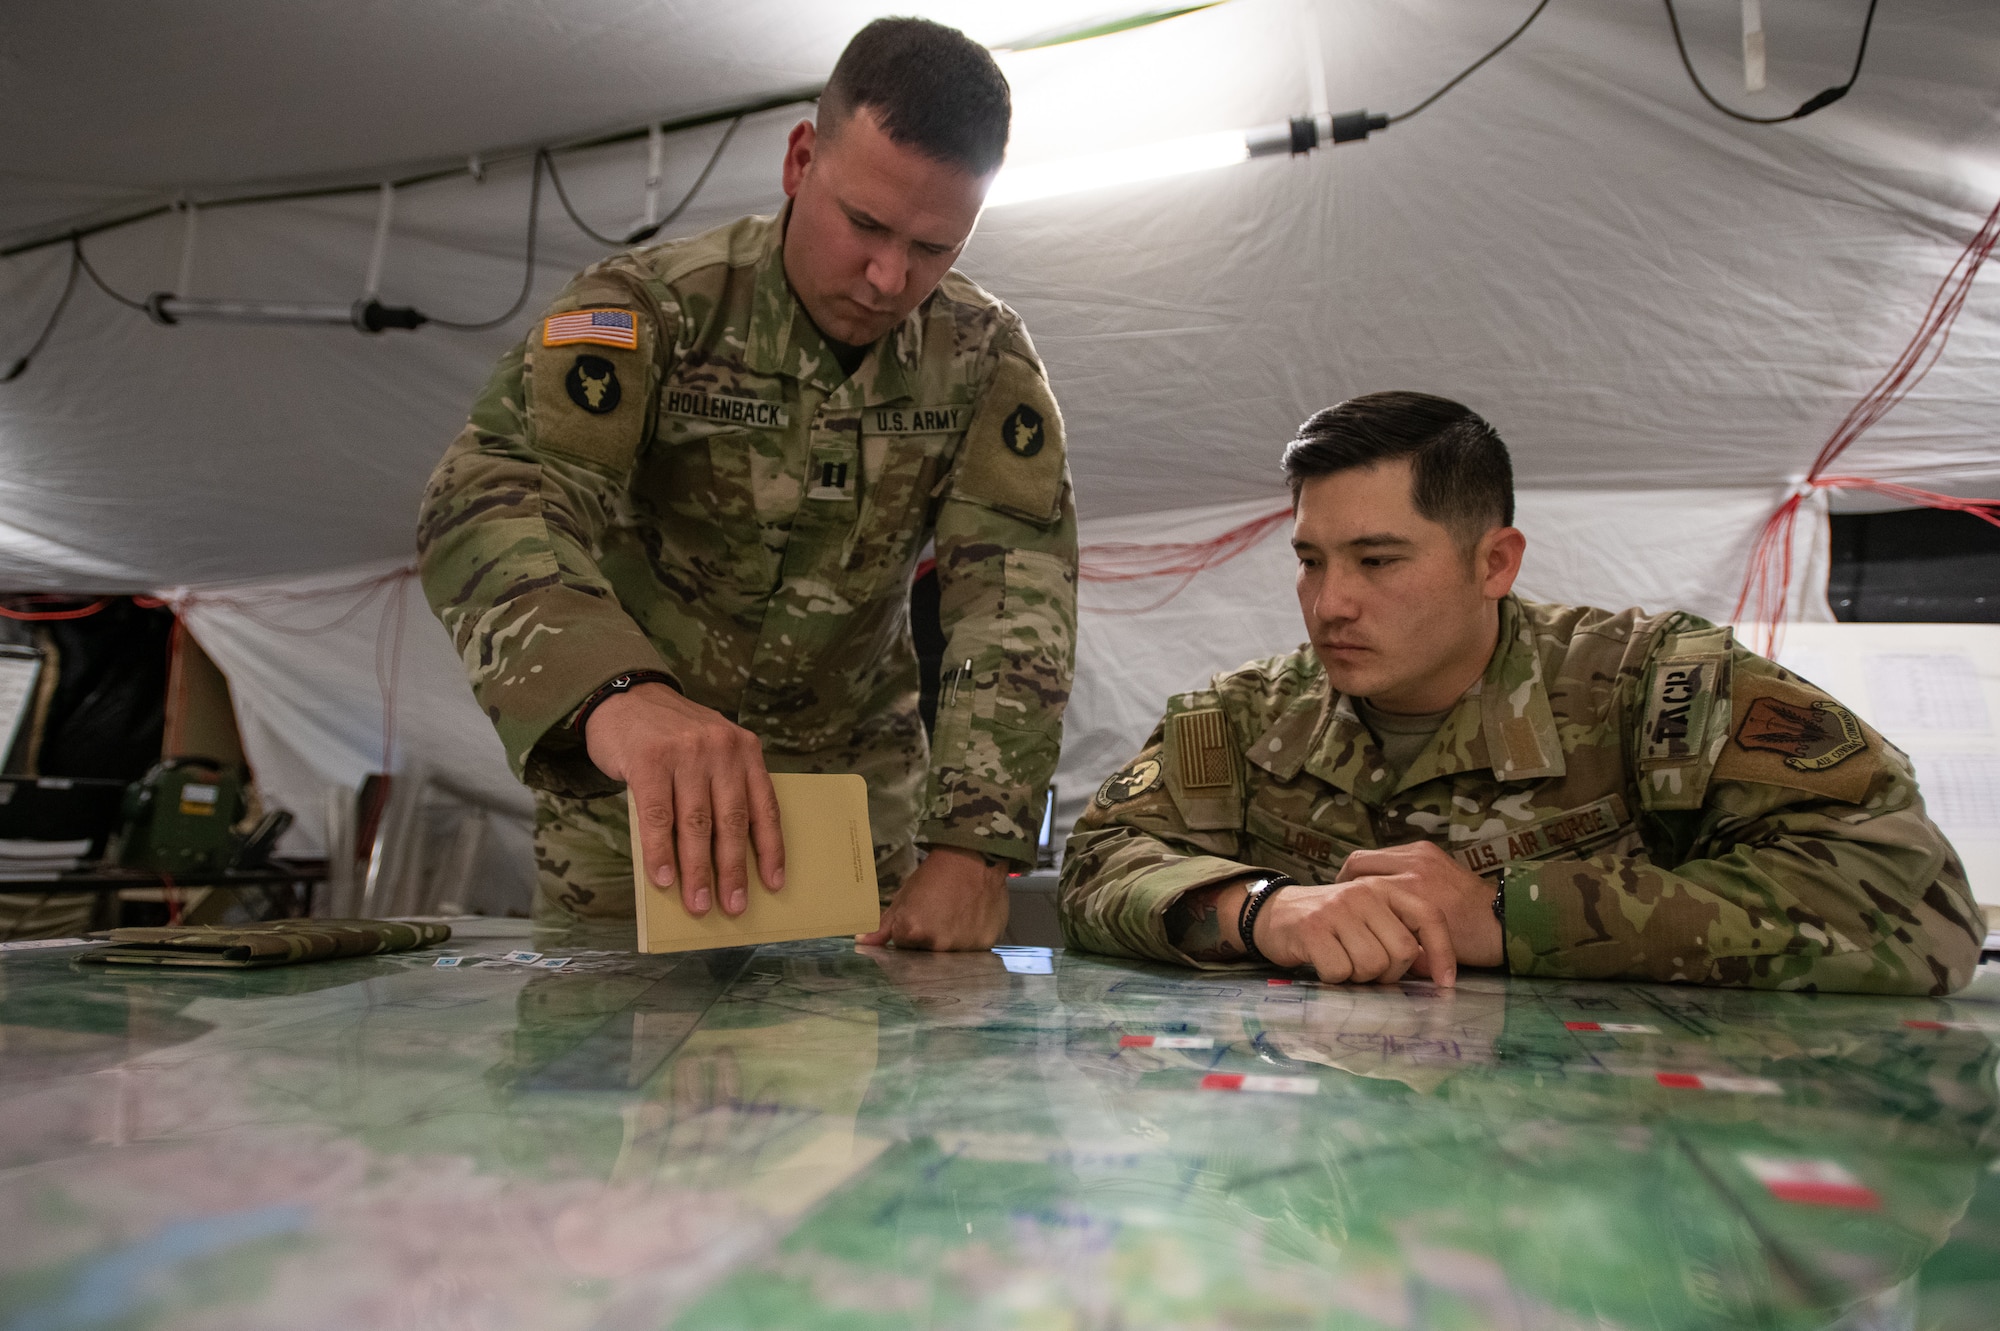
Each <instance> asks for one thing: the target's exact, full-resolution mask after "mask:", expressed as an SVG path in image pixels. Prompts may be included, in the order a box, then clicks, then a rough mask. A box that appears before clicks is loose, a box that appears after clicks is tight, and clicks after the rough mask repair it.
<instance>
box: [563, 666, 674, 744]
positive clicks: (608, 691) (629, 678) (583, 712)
mask: <svg viewBox="0 0 2000 1331" xmlns="http://www.w3.org/2000/svg"><path fill="white" fill-rule="evenodd" d="M641 684H664V685H666V686H667V687H668V688H670V689H672V690H673V691H674V692H675V693H679V692H680V691H681V684H680V681H679V680H677V679H675V678H674V677H673V676H672V675H669V674H668V673H667V672H666V671H664V670H628V671H626V672H625V673H624V674H622V675H620V676H618V677H617V678H616V679H609V680H606V681H605V682H604V683H602V684H600V685H598V686H597V688H596V689H595V690H594V691H593V692H592V693H591V695H590V696H589V697H588V698H585V699H584V700H583V703H582V705H581V706H579V707H578V708H577V709H576V719H575V720H573V721H571V722H570V723H569V728H570V729H571V730H573V731H575V732H576V733H577V734H579V735H581V734H583V724H584V722H586V721H588V720H590V714H591V713H592V712H594V711H596V710H597V709H598V706H599V705H600V704H601V703H603V701H604V700H605V699H606V698H609V697H611V696H613V695H614V694H619V693H625V692H627V691H629V690H631V689H635V688H637V687H638V686H639V685H641Z"/></svg>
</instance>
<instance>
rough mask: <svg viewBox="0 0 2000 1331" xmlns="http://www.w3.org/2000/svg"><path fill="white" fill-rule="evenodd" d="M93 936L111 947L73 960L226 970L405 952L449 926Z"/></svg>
mask: <svg viewBox="0 0 2000 1331" xmlns="http://www.w3.org/2000/svg"><path fill="white" fill-rule="evenodd" d="M93 937H97V938H103V939H107V940H109V941H110V942H111V943H112V944H113V946H111V947H108V948H105V949H103V950H102V951H99V952H88V953H85V954H84V955H83V956H80V957H78V958H77V960H78V961H89V962H117V963H123V964H126V965H137V966H216V967H224V968H227V969H231V970H240V969H247V968H250V967H258V966H289V965H293V964H295V963H298V962H305V961H332V960H334V959H336V958H339V957H365V956H372V955H374V954H375V953H378V952H407V951H409V950H410V949H412V948H419V947H431V946H433V945H435V944H438V943H442V942H444V941H445V940H446V939H448V938H450V937H451V926H449V925H444V924H415V923H405V922H401V921H395V920H269V921H266V922H265V923H263V924H243V925H191V926H186V927H181V928H175V927H171V926H170V927H166V928H149V929H112V930H110V931H108V932H106V933H102V934H96V935H93Z"/></svg>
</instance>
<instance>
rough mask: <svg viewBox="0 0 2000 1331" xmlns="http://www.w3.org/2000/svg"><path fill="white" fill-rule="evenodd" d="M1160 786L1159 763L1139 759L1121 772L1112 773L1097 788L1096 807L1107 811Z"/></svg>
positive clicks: (1154, 760) (1148, 759)
mask: <svg viewBox="0 0 2000 1331" xmlns="http://www.w3.org/2000/svg"><path fill="white" fill-rule="evenodd" d="M1159 784H1160V762H1159V759H1157V758H1141V759H1140V760H1139V761H1138V762H1136V763H1133V764H1132V765H1131V766H1130V767H1127V768H1126V769H1124V770H1123V771H1121V772H1113V773H1112V774H1111V776H1110V777H1109V778H1108V779H1107V780H1106V781H1105V783H1104V784H1103V785H1101V786H1099V787H1098V788H1097V807H1098V808H1100V809H1109V808H1111V807H1112V806H1113V805H1118V804H1123V803H1124V802H1125V801H1127V800H1131V799H1137V798H1138V797H1139V796H1141V795H1143V794H1145V793H1146V792H1147V791H1149V790H1151V789H1152V788H1153V787H1154V786H1157V785H1159Z"/></svg>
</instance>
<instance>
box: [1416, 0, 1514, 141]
mask: <svg viewBox="0 0 2000 1331" xmlns="http://www.w3.org/2000/svg"><path fill="white" fill-rule="evenodd" d="M1548 7H1549V0H1541V3H1540V4H1538V5H1536V6H1535V8H1534V12H1533V13H1531V14H1529V15H1528V17H1526V18H1525V19H1522V20H1521V26H1520V27H1518V28H1516V29H1514V31H1512V32H1510V33H1508V34H1507V40H1506V41H1504V42H1501V43H1500V44H1499V45H1498V46H1496V47H1494V48H1493V49H1492V50H1490V51H1488V52H1487V53H1486V54H1485V55H1483V56H1480V57H1479V59H1477V60H1475V61H1473V62H1472V63H1471V64H1469V65H1467V66H1466V67H1465V69H1464V70H1463V71H1462V72H1460V74H1459V76H1458V77H1457V78H1455V79H1453V80H1452V81H1451V82H1449V83H1447V84H1445V85H1444V86H1443V87H1442V88H1439V89H1438V90H1437V91H1436V92H1434V93H1432V94H1431V95H1430V96H1428V97H1426V98H1424V100H1422V101H1421V102H1418V103H1417V104H1416V105H1415V106H1413V107H1411V108H1410V109H1409V110H1407V111H1405V112H1403V114H1401V115H1399V116H1390V117H1389V123H1390V124H1391V125H1400V124H1402V123H1403V122H1404V121H1405V120H1408V119H1409V118H1410V117H1411V116H1413V115H1415V114H1416V113H1417V112H1419V111H1421V110H1423V109H1424V108H1425V107H1427V106H1429V105H1430V104H1431V103H1432V102H1435V101H1436V100H1437V99H1438V98H1440V97H1442V96H1444V95H1445V94H1446V93H1448V92H1450V91H1451V90H1452V89H1453V88H1456V87H1457V86H1458V85H1459V84H1461V83H1463V82H1465V81H1466V80H1467V79H1469V78H1471V77H1472V76H1473V74H1475V73H1476V72H1478V70H1479V67H1480V66H1481V65H1483V64H1485V63H1486V62H1487V61H1489V60H1491V59H1492V58H1493V57H1494V56H1496V55H1499V54H1500V53H1501V52H1502V51H1504V50H1506V49H1507V48H1508V47H1510V46H1512V45H1513V44H1514V39H1515V38H1517V37H1519V36H1520V35H1521V34H1522V33H1524V32H1526V31H1527V30H1528V29H1529V28H1530V27H1532V26H1533V25H1534V22H1535V20H1536V19H1538V18H1540V17H1541V16H1542V11H1543V10H1544V9H1547V8H1548Z"/></svg>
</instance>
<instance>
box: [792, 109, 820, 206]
mask: <svg viewBox="0 0 2000 1331" xmlns="http://www.w3.org/2000/svg"><path fill="white" fill-rule="evenodd" d="M818 150H819V130H818V128H817V127H816V126H814V124H813V122H812V121H810V120H801V121H800V122H799V123H798V124H796V125H793V126H792V135H791V137H790V138H788V139H786V140H785V170H784V182H785V197H786V198H788V199H790V198H796V197H797V196H798V192H799V182H800V181H802V180H804V179H805V178H806V168H807V167H808V166H811V165H812V159H813V154H814V153H816V152H817V151H818Z"/></svg>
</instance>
